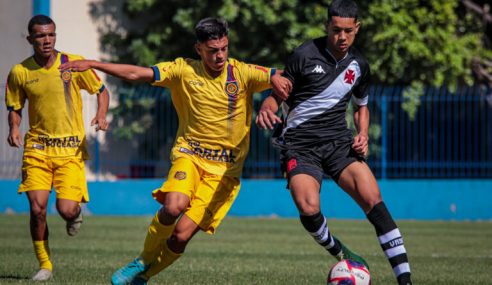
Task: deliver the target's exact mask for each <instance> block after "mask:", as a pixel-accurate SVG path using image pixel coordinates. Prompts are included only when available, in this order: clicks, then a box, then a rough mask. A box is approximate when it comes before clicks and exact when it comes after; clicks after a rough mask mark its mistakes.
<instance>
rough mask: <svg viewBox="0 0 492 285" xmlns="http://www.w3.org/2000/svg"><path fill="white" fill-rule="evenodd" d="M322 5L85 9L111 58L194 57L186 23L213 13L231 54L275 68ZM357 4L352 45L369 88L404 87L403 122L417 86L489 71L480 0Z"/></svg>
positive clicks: (168, 0)
mask: <svg viewBox="0 0 492 285" xmlns="http://www.w3.org/2000/svg"><path fill="white" fill-rule="evenodd" d="M330 2H331V1H330V0H324V1H300V0H272V1H263V0H214V1H192V0H126V1H125V2H124V14H125V16H124V17H112V16H114V11H115V8H114V5H113V4H114V3H118V1H106V2H103V4H102V6H98V5H96V4H94V5H93V15H94V17H95V18H96V19H106V18H108V16H109V17H110V18H112V21H109V22H108V24H107V25H104V26H103V27H106V29H105V30H103V31H102V32H103V34H104V36H103V38H102V43H103V49H104V50H105V51H106V52H107V53H108V54H110V55H111V58H110V59H109V60H112V61H121V62H127V63H135V64H140V65H151V64H154V63H156V62H159V61H162V60H168V59H172V58H175V57H178V56H182V57H192V58H196V54H195V51H194V49H193V44H194V33H193V28H194V25H195V24H196V22H197V20H199V19H201V18H204V17H210V16H220V17H223V18H225V19H226V20H228V22H229V24H230V27H231V32H230V39H231V41H230V43H231V44H230V55H231V56H232V57H235V58H237V59H240V60H244V61H248V62H254V63H257V64H262V65H267V66H277V67H282V65H283V64H282V63H283V62H284V59H285V58H286V57H287V55H288V54H289V53H290V52H291V51H292V50H293V49H294V48H295V47H296V46H298V45H299V44H300V43H302V42H303V41H305V40H307V39H311V38H315V37H318V36H322V35H324V26H323V23H324V21H325V20H326V10H327V7H328V5H329V3H330ZM358 2H359V6H360V8H361V12H362V15H361V16H362V17H361V21H362V29H361V31H360V33H359V36H358V41H357V42H356V45H357V46H358V47H359V48H360V49H361V50H362V51H363V53H364V54H365V55H366V56H367V57H368V59H369V63H370V64H371V69H372V74H373V80H374V82H375V83H381V84H398V85H405V86H409V87H408V88H407V89H406V91H405V93H404V96H405V98H406V101H405V102H404V103H403V108H404V109H405V110H406V111H407V113H408V114H409V116H410V117H413V116H414V115H415V112H416V110H417V107H418V105H419V102H420V99H419V98H420V96H421V94H423V89H424V87H425V86H445V87H447V88H449V89H452V90H453V89H455V88H456V87H457V86H458V85H462V84H466V85H472V84H473V83H474V81H475V80H476V79H479V74H483V73H477V72H473V71H472V68H471V67H472V63H475V66H476V63H477V62H479V63H480V65H479V67H481V68H482V69H485V70H488V71H489V73H488V74H490V68H491V67H490V66H487V65H484V63H490V62H491V59H492V52H491V50H490V46H487V45H486V41H485V40H484V39H485V38H486V36H484V35H486V34H487V31H488V30H487V29H488V28H487V23H488V22H487V20H484V19H488V17H487V16H481V17H479V16H477V15H478V14H477V11H476V9H472V8H470V7H475V8H476V7H484V8H483V11H484V15H486V13H487V12H488V11H486V6H484V5H486V2H487V1H486V0H482V1H480V0H477V1H471V0H461V1H460V0H430V1H424V0H398V1H396V0H374V1H358ZM482 2H483V3H482ZM471 4H473V5H475V6H472V5H471ZM475 70H478V69H475ZM474 76H475V77H474ZM482 77H483V76H482ZM485 78H486V77H485ZM147 105H148V106H151V105H149V104H147ZM134 125H135V124H134Z"/></svg>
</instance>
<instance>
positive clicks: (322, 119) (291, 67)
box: [273, 37, 370, 148]
mask: <svg viewBox="0 0 492 285" xmlns="http://www.w3.org/2000/svg"><path fill="white" fill-rule="evenodd" d="M326 45H327V38H326V37H322V38H318V39H315V40H311V41H308V42H306V43H304V44H303V45H301V46H300V47H298V48H297V49H296V50H295V51H294V52H293V54H292V55H291V56H290V57H289V58H288V61H287V64H286V66H285V69H284V73H283V76H285V77H286V78H288V79H289V80H290V81H292V83H293V90H292V92H291V94H290V96H289V98H288V99H287V100H286V102H284V103H282V111H283V117H284V118H283V119H284V121H283V124H282V126H280V127H279V128H278V129H277V130H276V131H275V133H274V136H273V142H274V145H276V146H278V147H280V148H302V147H306V146H310V145H319V144H323V143H326V142H327V141H332V140H335V139H341V138H345V139H349V140H351V139H352V132H351V131H350V130H349V129H348V128H347V122H346V119H345V114H346V110H347V105H348V102H349V101H350V99H352V100H353V103H355V104H357V105H359V106H362V105H366V104H367V100H368V94H367V88H368V85H369V77H370V71H369V64H368V63H367V61H366V59H365V58H364V57H363V56H362V54H360V53H359V52H358V51H357V50H356V49H355V48H353V47H351V48H350V49H349V52H348V54H347V56H346V57H345V58H343V59H342V60H340V61H337V60H336V59H335V58H334V57H333V56H332V55H331V53H330V52H329V51H328V49H327V46H326Z"/></svg>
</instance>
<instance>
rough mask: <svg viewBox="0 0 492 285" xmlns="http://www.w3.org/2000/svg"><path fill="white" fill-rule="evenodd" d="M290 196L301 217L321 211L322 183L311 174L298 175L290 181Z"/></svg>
mask: <svg viewBox="0 0 492 285" xmlns="http://www.w3.org/2000/svg"><path fill="white" fill-rule="evenodd" d="M289 185H290V194H291V195H292V198H293V199H294V203H295V204H296V207H297V209H298V210H299V213H300V214H301V215H314V214H316V213H318V212H319V211H320V197H319V193H320V187H321V184H320V182H319V181H318V180H317V179H316V178H314V177H313V176H312V175H310V174H303V173H300V174H296V175H294V176H292V177H291V178H290V180H289Z"/></svg>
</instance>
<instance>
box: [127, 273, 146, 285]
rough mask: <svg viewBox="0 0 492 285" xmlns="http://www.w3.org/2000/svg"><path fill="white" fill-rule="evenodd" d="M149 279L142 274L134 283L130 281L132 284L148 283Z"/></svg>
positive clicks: (142, 284) (141, 284)
mask: <svg viewBox="0 0 492 285" xmlns="http://www.w3.org/2000/svg"><path fill="white" fill-rule="evenodd" d="M147 281H148V280H147V279H145V278H144V277H143V276H142V275H139V276H137V277H135V279H133V280H132V283H130V285H147Z"/></svg>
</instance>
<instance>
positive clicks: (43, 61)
mask: <svg viewBox="0 0 492 285" xmlns="http://www.w3.org/2000/svg"><path fill="white" fill-rule="evenodd" d="M57 54H58V52H57V51H53V53H51V55H50V56H49V57H44V56H41V55H39V54H36V53H35V54H34V55H33V58H34V61H36V63H37V64H38V65H39V66H40V67H42V68H45V69H49V68H50V67H51V66H53V64H54V63H55V61H56V56H57Z"/></svg>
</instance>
